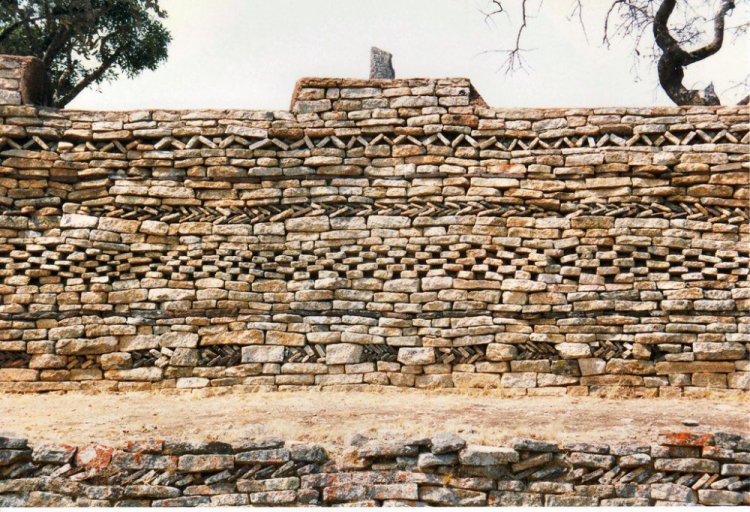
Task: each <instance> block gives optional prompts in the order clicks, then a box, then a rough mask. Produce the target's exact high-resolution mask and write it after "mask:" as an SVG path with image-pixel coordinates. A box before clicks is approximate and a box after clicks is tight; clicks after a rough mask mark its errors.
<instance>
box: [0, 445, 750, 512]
mask: <svg viewBox="0 0 750 512" xmlns="http://www.w3.org/2000/svg"><path fill="white" fill-rule="evenodd" d="M355 437H356V439H354V440H353V445H352V446H350V447H348V448H346V449H344V450H338V451H339V452H341V453H335V454H333V455H330V454H329V453H327V451H326V450H325V449H324V448H322V447H320V446H313V445H303V444H298V443H285V442H284V441H282V440H277V439H265V440H248V441H244V442H241V443H237V444H234V445H230V444H227V443H222V442H217V441H212V442H176V441H169V440H144V441H127V442H124V443H122V444H121V445H119V446H109V445H103V444H96V443H92V444H89V445H85V446H79V447H75V446H69V445H65V444H37V445H34V446H30V445H29V444H28V441H27V440H26V439H10V438H0V507H13V506H71V505H73V506H113V505H114V506H144V507H148V506H187V507H190V506H220V505H242V506H248V505H259V506H268V505H288V506H295V505H316V506H335V505H357V506H397V505H398V506H400V505H439V506H468V505H472V506H485V505H489V506H595V505H601V506H649V505H693V504H700V505H750V437H747V436H742V435H736V434H731V433H716V434H713V435H711V434H706V435H696V434H690V433H674V434H667V435H665V436H662V438H661V439H660V441H659V443H655V444H642V443H626V444H617V445H608V444H604V443H596V444H587V443H573V444H558V443H554V442H550V441H543V440H537V439H514V440H513V441H512V442H510V443H509V445H508V446H505V447H493V446H476V445H467V444H466V442H465V441H464V440H463V439H461V438H460V437H459V436H457V435H455V434H451V433H439V434H436V435H435V436H433V437H432V438H429V437H428V438H421V439H409V440H404V441H400V442H393V441H389V442H377V441H372V440H368V439H367V438H364V437H362V436H355Z"/></svg>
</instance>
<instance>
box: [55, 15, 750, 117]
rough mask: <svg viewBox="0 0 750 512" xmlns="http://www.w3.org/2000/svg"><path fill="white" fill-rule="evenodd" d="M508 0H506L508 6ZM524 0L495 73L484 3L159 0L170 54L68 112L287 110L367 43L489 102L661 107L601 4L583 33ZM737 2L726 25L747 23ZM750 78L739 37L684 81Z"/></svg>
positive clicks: (501, 32)
mask: <svg viewBox="0 0 750 512" xmlns="http://www.w3.org/2000/svg"><path fill="white" fill-rule="evenodd" d="M515 1H516V0H506V4H507V5H508V6H509V7H512V4H513V3H514V2H515ZM539 1H540V0H532V1H531V4H532V6H533V7H532V8H531V14H532V15H533V16H536V17H535V18H534V19H533V20H531V23H530V25H529V28H528V32H527V33H526V35H525V41H526V44H525V46H526V47H529V48H535V50H534V51H532V52H529V53H527V54H526V60H527V62H528V64H529V66H530V69H529V70H528V71H526V72H524V71H521V72H518V73H516V74H514V75H512V76H506V75H504V74H503V73H502V72H500V71H499V68H500V67H501V64H502V56H500V55H498V54H493V53H486V52H487V51H488V50H493V49H499V48H507V47H508V46H509V45H510V44H511V42H510V38H511V37H512V36H513V35H514V32H513V31H514V30H515V28H516V26H517V25H516V22H514V19H513V18H511V19H508V18H505V17H498V18H496V20H495V23H494V24H492V23H491V24H489V25H488V24H486V23H485V20H484V16H483V15H482V14H481V12H480V10H481V9H486V8H487V6H488V3H489V2H487V1H485V0H356V1H354V0H307V1H302V0H273V1H271V0H266V1H259V0H162V1H161V5H162V6H163V7H164V8H165V9H166V10H167V11H168V13H169V18H168V19H167V20H166V25H167V26H168V28H169V30H170V31H171V33H172V37H173V40H172V43H171V46H170V48H169V59H168V61H167V62H166V63H165V64H163V65H162V66H160V67H159V68H158V69H157V70H156V71H147V72H144V73H143V74H141V75H139V76H138V77H136V78H135V79H132V80H128V79H125V78H121V79H120V80H118V81H116V82H113V83H109V84H104V85H102V87H101V90H100V91H96V90H86V91H84V92H83V93H82V94H81V95H80V96H78V97H77V98H76V99H75V100H74V101H73V102H72V103H71V104H70V105H68V108H82V109H107V110H114V109H141V108H244V109H286V108H288V106H289V100H290V97H291V93H292V89H293V88H294V83H295V81H296V80H297V79H298V78H300V77H303V76H334V77H361V78H364V77H367V75H368V72H369V51H370V46H373V45H374V46H379V47H381V48H383V49H385V50H388V51H390V52H391V53H393V54H394V59H393V60H394V67H395V69H396V76H397V77H399V78H408V77H447V76H463V77H469V78H470V79H471V80H472V82H473V83H474V86H475V87H476V88H477V90H478V91H479V93H480V94H481V95H482V96H483V97H484V98H485V100H486V101H487V102H488V103H489V104H490V105H492V106H496V107H514V106H517V107H544V106H547V107H555V106H570V107H577V106H614V105H618V106H619V105H623V106H629V105H669V104H671V102H670V101H669V99H668V98H667V97H666V95H665V94H664V93H663V92H662V91H661V89H660V88H659V87H658V85H657V80H656V71H655V69H654V68H651V67H648V66H642V67H641V79H640V80H637V78H636V73H634V71H633V69H632V68H633V58H632V54H631V53H630V48H631V47H630V46H629V45H627V44H619V45H618V46H615V47H613V48H611V49H609V50H607V49H606V48H604V47H603V46H602V44H601V36H602V20H603V14H604V10H605V9H606V7H607V6H608V5H609V4H610V1H609V0H589V1H587V2H585V4H586V6H587V11H585V14H586V20H588V22H587V29H588V30H587V33H588V34H587V35H588V40H589V41H588V42H587V40H586V36H585V35H584V33H583V31H582V30H581V27H580V25H579V24H578V22H577V20H571V21H568V19H567V16H568V15H569V13H570V5H571V2H570V0H547V1H546V2H545V3H544V4H543V5H542V8H541V9H539V10H538V9H536V6H538V4H539ZM748 11H749V9H748V7H747V6H745V7H744V8H742V9H740V8H738V9H737V12H735V13H734V15H733V16H732V17H731V18H730V19H729V23H728V24H730V25H731V24H736V23H738V22H739V21H740V20H741V19H748ZM748 74H750V45H749V42H748V39H747V38H745V39H743V40H741V41H737V42H734V43H732V42H731V41H726V42H725V47H724V48H723V49H722V50H721V51H720V52H719V53H718V54H717V55H715V56H714V57H711V58H710V59H708V60H707V61H704V62H702V63H698V64H695V65H694V66H691V67H690V68H688V74H687V77H686V81H685V82H686V84H687V85H693V84H699V85H700V86H701V88H703V86H705V85H706V84H707V83H708V82H709V81H713V82H714V84H715V86H716V91H717V93H719V95H720V96H721V97H722V99H723V101H724V103H734V102H736V101H737V100H738V99H739V98H740V97H742V96H744V95H745V94H747V93H746V92H742V91H740V90H738V89H735V90H732V91H729V92H727V89H728V88H729V87H730V86H731V85H732V84H733V83H736V82H737V81H740V80H742V79H744V78H745V77H746V76H747V75H748Z"/></svg>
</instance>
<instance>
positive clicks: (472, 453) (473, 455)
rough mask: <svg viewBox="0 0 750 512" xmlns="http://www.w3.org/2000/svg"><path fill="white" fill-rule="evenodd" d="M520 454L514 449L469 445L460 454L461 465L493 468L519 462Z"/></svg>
mask: <svg viewBox="0 0 750 512" xmlns="http://www.w3.org/2000/svg"><path fill="white" fill-rule="evenodd" d="M518 459H519V456H518V452H517V451H515V450H514V449H512V448H493V447H491V446H479V445H469V446H467V447H466V448H464V449H463V450H461V451H460V452H459V454H458V460H459V461H460V462H461V464H465V465H467V466H492V465H496V464H508V463H511V462H518Z"/></svg>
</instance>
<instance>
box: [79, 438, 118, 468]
mask: <svg viewBox="0 0 750 512" xmlns="http://www.w3.org/2000/svg"><path fill="white" fill-rule="evenodd" d="M113 451H114V450H113V449H112V448H111V447H109V446H104V445H101V444H88V445H86V446H84V447H82V448H81V449H79V450H78V453H77V454H76V465H77V466H85V467H90V468H96V469H102V468H106V467H107V466H108V465H109V462H110V461H111V460H112V452H113Z"/></svg>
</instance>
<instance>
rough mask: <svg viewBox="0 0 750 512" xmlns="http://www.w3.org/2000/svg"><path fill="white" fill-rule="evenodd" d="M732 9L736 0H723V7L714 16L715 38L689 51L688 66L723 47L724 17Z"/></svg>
mask: <svg viewBox="0 0 750 512" xmlns="http://www.w3.org/2000/svg"><path fill="white" fill-rule="evenodd" d="M732 9H734V0H722V2H721V8H720V9H719V12H718V13H717V14H716V17H715V18H714V38H713V40H712V41H711V42H710V43H708V44H707V45H706V46H704V47H703V48H699V49H697V50H693V51H692V52H688V55H689V56H690V58H689V59H688V60H687V62H686V64H685V65H686V66H687V65H688V64H692V63H694V62H698V61H699V60H703V59H705V58H707V57H710V56H711V55H713V54H715V53H716V52H718V51H719V50H720V49H721V46H722V44H724V17H725V16H726V15H727V12H729V11H731V10H732Z"/></svg>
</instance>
